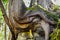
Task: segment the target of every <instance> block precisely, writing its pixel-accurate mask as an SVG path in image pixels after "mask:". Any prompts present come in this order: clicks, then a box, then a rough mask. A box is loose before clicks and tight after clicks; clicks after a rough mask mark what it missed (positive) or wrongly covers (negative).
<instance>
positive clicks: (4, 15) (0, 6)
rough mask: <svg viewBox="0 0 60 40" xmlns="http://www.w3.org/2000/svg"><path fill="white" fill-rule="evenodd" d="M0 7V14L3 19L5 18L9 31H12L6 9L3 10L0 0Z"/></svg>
mask: <svg viewBox="0 0 60 40" xmlns="http://www.w3.org/2000/svg"><path fill="white" fill-rule="evenodd" d="M0 8H1V11H2V15H3V17H4V20H5V22H6V24H7V25H8V26H9V29H10V30H11V32H13V30H12V27H11V23H10V20H9V18H8V17H7V15H6V10H5V8H4V6H3V3H2V1H1V0H0Z"/></svg>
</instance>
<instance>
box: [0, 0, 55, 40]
mask: <svg viewBox="0 0 60 40" xmlns="http://www.w3.org/2000/svg"><path fill="white" fill-rule="evenodd" d="M35 1H36V0H32V1H31V3H30V6H29V7H32V9H33V8H34V7H36V9H37V11H36V12H35V11H33V10H27V7H26V6H25V4H24V1H23V0H9V17H8V16H7V15H6V10H5V8H4V6H3V3H2V1H1V0H0V8H1V10H2V13H3V17H4V20H5V22H6V23H7V25H8V26H9V28H10V31H11V34H12V38H11V40H17V37H18V34H19V33H20V32H22V31H29V30H30V29H31V30H32V31H35V30H36V29H35V25H37V24H39V22H41V24H39V25H41V26H42V28H43V29H44V31H45V40H48V37H49V36H48V35H49V29H47V28H49V25H50V24H54V21H51V20H49V19H48V18H47V17H46V16H45V14H44V13H45V12H44V11H46V12H47V13H49V11H50V9H49V8H50V7H49V3H50V1H48V2H47V0H37V1H36V2H37V3H38V4H39V5H35V4H34V3H35ZM41 2H44V3H42V4H41ZM46 2H47V3H46ZM40 4H41V5H42V6H43V7H44V8H45V9H46V10H45V9H44V8H41V6H40ZM37 6H38V7H37ZM38 8H41V10H40V9H39V10H38ZM42 9H43V10H44V11H43V10H42ZM50 12H51V11H50ZM35 16H36V17H35ZM37 17H38V18H37ZM40 18H42V19H41V20H43V21H40ZM35 19H36V20H35ZM37 21H38V22H37ZM36 22H37V23H36ZM44 25H47V27H44ZM33 26H34V27H33ZM27 29H28V30H27ZM34 29H35V30H34ZM46 29H47V30H46Z"/></svg>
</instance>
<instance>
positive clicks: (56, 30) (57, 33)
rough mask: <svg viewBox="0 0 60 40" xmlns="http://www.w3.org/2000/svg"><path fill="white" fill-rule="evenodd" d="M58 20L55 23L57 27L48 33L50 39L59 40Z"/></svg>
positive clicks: (59, 22)
mask: <svg viewBox="0 0 60 40" xmlns="http://www.w3.org/2000/svg"><path fill="white" fill-rule="evenodd" d="M59 25H60V20H59V21H58V23H57V28H56V29H55V30H54V32H53V33H52V34H51V35H50V36H51V40H60V28H59V27H60V26H59Z"/></svg>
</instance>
